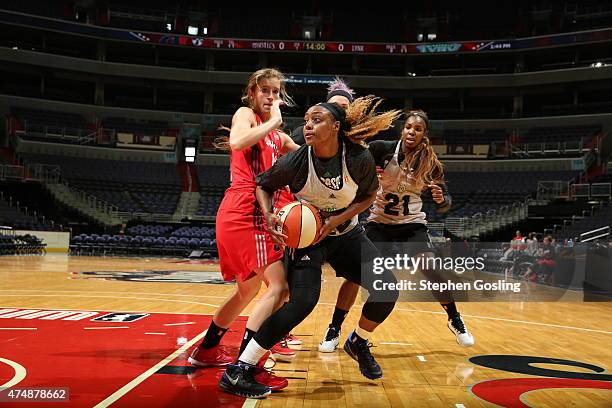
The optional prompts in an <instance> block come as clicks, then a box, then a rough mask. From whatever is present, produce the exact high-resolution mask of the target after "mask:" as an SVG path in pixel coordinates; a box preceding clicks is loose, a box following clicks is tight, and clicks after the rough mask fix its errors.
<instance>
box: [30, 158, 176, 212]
mask: <svg viewBox="0 0 612 408" xmlns="http://www.w3.org/2000/svg"><path fill="white" fill-rule="evenodd" d="M23 156H24V158H25V159H26V160H28V162H32V163H44V164H54V165H58V166H60V167H61V171H62V177H63V178H64V179H66V180H67V181H68V183H69V185H70V186H71V187H74V188H77V189H79V190H83V191H85V192H87V193H89V194H92V195H94V196H96V197H99V198H101V199H102V200H104V201H107V202H109V203H110V204H113V205H115V206H117V207H118V208H119V210H120V211H128V212H144V213H156V214H172V213H173V212H174V210H175V209H176V204H177V202H178V199H179V196H180V192H181V180H180V176H179V173H178V171H177V169H176V165H175V164H173V163H149V162H129V161H117V160H101V159H88V158H82V157H67V156H56V155H41V154H27V155H23Z"/></svg>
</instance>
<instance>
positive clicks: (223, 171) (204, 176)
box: [197, 166, 230, 215]
mask: <svg viewBox="0 0 612 408" xmlns="http://www.w3.org/2000/svg"><path fill="white" fill-rule="evenodd" d="M198 179H199V181H200V202H199V203H198V210H197V215H215V214H216V213H217V208H219V204H220V203H221V200H222V199H223V193H224V192H225V190H226V189H227V187H228V186H229V184H230V173H229V167H227V166H198Z"/></svg>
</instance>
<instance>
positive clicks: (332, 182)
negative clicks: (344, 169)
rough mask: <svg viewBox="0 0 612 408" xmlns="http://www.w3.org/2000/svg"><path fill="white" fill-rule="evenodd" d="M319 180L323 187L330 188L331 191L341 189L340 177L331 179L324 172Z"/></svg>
mask: <svg viewBox="0 0 612 408" xmlns="http://www.w3.org/2000/svg"><path fill="white" fill-rule="evenodd" d="M319 179H320V180H321V182H322V183H323V184H324V185H325V187H327V188H331V189H332V190H340V188H342V175H339V176H336V177H332V175H331V174H330V173H329V172H327V171H326V172H325V174H323V176H322V177H319Z"/></svg>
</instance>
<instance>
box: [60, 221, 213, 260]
mask: <svg viewBox="0 0 612 408" xmlns="http://www.w3.org/2000/svg"><path fill="white" fill-rule="evenodd" d="M70 248H71V251H72V252H73V253H77V254H90V255H105V254H132V255H166V256H187V255H189V254H190V253H191V251H194V250H200V251H203V252H204V253H205V254H207V255H208V256H211V255H215V254H216V252H217V241H216V240H215V230H214V229H213V228H211V227H206V226H201V227H195V226H190V227H179V228H177V229H175V227H173V226H170V225H135V226H132V227H129V228H128V229H127V234H126V235H109V234H102V235H99V234H91V235H89V234H80V235H77V236H75V237H73V238H72V242H71V245H70Z"/></svg>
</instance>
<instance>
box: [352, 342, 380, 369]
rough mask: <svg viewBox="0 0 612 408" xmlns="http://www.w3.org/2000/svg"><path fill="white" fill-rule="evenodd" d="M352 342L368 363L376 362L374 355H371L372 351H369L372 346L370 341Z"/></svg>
mask: <svg viewBox="0 0 612 408" xmlns="http://www.w3.org/2000/svg"><path fill="white" fill-rule="evenodd" d="M353 344H354V345H355V346H356V347H357V349H358V350H359V351H358V353H359V354H360V355H361V356H363V357H364V358H365V359H366V360H367V362H368V364H370V365H373V364H374V363H375V362H376V360H374V356H373V355H372V353H370V348H371V347H372V346H373V344H372V343H370V342H369V341H368V342H362V341H359V342H355V343H353Z"/></svg>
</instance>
